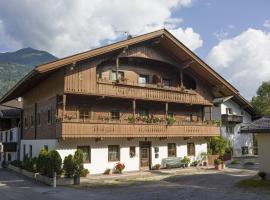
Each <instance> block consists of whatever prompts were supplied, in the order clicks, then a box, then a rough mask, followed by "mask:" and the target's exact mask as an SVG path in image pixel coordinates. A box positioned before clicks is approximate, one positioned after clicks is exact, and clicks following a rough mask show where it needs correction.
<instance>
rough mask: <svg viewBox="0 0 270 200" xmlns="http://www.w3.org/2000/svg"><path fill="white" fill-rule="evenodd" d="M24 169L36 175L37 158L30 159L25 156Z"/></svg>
mask: <svg viewBox="0 0 270 200" xmlns="http://www.w3.org/2000/svg"><path fill="white" fill-rule="evenodd" d="M22 167H23V169H25V170H27V171H29V172H33V173H36V172H37V158H28V156H25V158H24V161H23V163H22Z"/></svg>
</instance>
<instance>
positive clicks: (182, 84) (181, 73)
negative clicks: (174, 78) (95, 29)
mask: <svg viewBox="0 0 270 200" xmlns="http://www.w3.org/2000/svg"><path fill="white" fill-rule="evenodd" d="M180 85H181V87H184V83H183V70H182V69H180Z"/></svg>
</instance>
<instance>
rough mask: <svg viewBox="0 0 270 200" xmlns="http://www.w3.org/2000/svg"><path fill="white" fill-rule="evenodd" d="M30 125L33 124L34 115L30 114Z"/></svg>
mask: <svg viewBox="0 0 270 200" xmlns="http://www.w3.org/2000/svg"><path fill="white" fill-rule="evenodd" d="M30 125H31V127H33V126H34V117H33V116H32V115H31V117H30Z"/></svg>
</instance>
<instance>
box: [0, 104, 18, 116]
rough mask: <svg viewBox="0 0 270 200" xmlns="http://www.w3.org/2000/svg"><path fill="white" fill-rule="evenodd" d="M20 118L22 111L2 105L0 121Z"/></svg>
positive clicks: (0, 107)
mask: <svg viewBox="0 0 270 200" xmlns="http://www.w3.org/2000/svg"><path fill="white" fill-rule="evenodd" d="M14 118H15V119H16V118H20V109H17V108H11V107H7V106H3V105H0V119H14Z"/></svg>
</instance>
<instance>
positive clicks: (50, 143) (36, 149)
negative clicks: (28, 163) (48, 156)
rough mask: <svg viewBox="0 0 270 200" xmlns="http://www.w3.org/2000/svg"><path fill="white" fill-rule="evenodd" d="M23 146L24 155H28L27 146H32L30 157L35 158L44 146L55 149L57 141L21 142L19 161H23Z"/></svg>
mask: <svg viewBox="0 0 270 200" xmlns="http://www.w3.org/2000/svg"><path fill="white" fill-rule="evenodd" d="M24 145H25V154H29V148H30V147H29V146H30V145H32V157H37V156H38V154H39V152H40V150H41V149H42V148H44V146H45V145H47V146H48V148H49V150H50V149H56V147H57V145H58V141H57V140H21V149H20V159H21V160H23V146H24Z"/></svg>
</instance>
